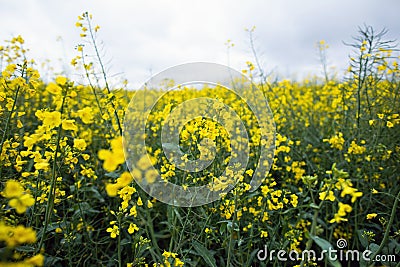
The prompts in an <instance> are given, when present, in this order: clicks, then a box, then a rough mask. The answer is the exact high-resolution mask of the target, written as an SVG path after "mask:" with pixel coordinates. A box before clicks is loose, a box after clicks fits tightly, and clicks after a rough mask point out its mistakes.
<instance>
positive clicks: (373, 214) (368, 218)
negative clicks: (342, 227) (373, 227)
mask: <svg viewBox="0 0 400 267" xmlns="http://www.w3.org/2000/svg"><path fill="white" fill-rule="evenodd" d="M377 215H378V214H376V213H370V214H367V220H371V219H373V218H375V217H376V216H377Z"/></svg>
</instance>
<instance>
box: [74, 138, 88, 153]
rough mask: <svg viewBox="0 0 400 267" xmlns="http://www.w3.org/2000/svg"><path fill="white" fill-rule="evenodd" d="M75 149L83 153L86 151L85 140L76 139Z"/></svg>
mask: <svg viewBox="0 0 400 267" xmlns="http://www.w3.org/2000/svg"><path fill="white" fill-rule="evenodd" d="M74 148H76V149H78V150H80V151H83V150H85V149H86V141H85V139H74Z"/></svg>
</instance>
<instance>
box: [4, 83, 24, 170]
mask: <svg viewBox="0 0 400 267" xmlns="http://www.w3.org/2000/svg"><path fill="white" fill-rule="evenodd" d="M19 90H20V87H19V86H17V90H16V91H15V98H14V103H13V105H12V107H11V111H10V113H9V114H8V117H7V121H6V126H5V127H4V132H3V136H2V138H1V143H0V155H1V153H2V152H3V144H4V142H5V141H6V137H7V132H8V127H9V126H10V121H11V117H12V114H13V113H14V109H15V106H16V104H17V98H18V94H19ZM1 161H2V160H0V163H1ZM2 171H3V164H1V165H0V177H2V175H1V173H2Z"/></svg>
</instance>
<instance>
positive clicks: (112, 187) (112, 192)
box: [106, 184, 120, 197]
mask: <svg viewBox="0 0 400 267" xmlns="http://www.w3.org/2000/svg"><path fill="white" fill-rule="evenodd" d="M119 189H120V187H119V186H118V185H117V184H106V192H107V195H109V196H110V197H115V196H117V192H118V190H119Z"/></svg>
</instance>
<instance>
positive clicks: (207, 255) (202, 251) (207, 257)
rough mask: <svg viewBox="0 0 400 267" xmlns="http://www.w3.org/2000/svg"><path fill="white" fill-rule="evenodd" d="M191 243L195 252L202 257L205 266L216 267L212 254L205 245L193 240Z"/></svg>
mask: <svg viewBox="0 0 400 267" xmlns="http://www.w3.org/2000/svg"><path fill="white" fill-rule="evenodd" d="M192 245H193V247H194V249H195V250H196V252H197V253H198V254H199V255H200V256H201V257H202V258H203V259H204V261H205V262H206V263H207V266H211V267H217V263H216V262H215V258H214V256H213V255H212V253H211V251H210V250H208V249H207V248H206V247H205V246H203V245H202V244H200V243H199V242H198V241H196V240H193V242H192Z"/></svg>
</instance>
